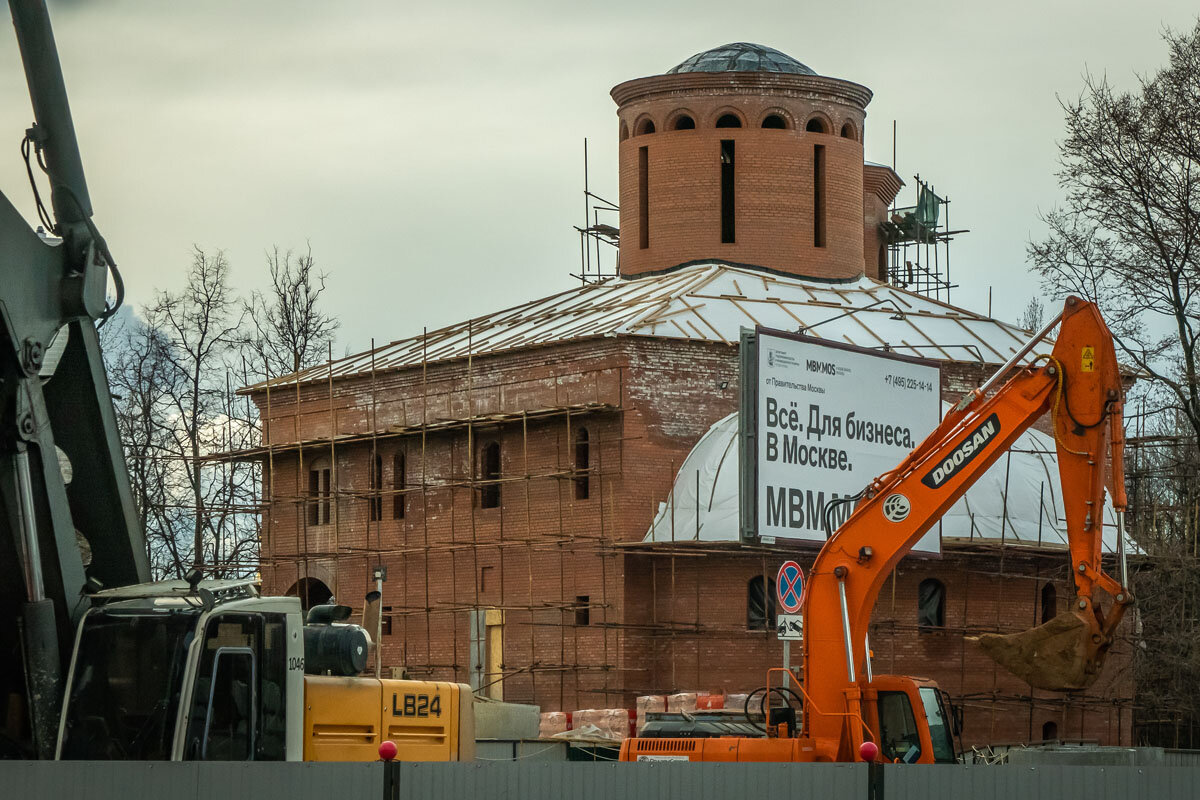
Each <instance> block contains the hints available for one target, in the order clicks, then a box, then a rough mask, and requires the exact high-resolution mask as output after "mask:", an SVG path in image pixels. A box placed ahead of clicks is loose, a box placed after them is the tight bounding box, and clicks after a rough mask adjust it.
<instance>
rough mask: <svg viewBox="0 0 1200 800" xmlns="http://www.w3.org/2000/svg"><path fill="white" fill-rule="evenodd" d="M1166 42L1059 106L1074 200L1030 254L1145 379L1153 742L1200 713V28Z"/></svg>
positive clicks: (1135, 496) (1146, 711)
mask: <svg viewBox="0 0 1200 800" xmlns="http://www.w3.org/2000/svg"><path fill="white" fill-rule="evenodd" d="M1164 39H1165V41H1166V43H1167V48H1168V56H1169V58H1168V63H1167V65H1166V66H1165V67H1163V68H1162V69H1161V70H1159V71H1157V72H1156V73H1154V74H1153V75H1150V76H1147V77H1143V78H1140V79H1139V81H1138V86H1137V89H1136V90H1134V91H1128V92H1124V91H1118V90H1116V89H1114V88H1113V87H1112V86H1111V85H1110V84H1109V83H1108V81H1107V79H1105V78H1096V77H1094V76H1088V77H1087V78H1086V81H1085V87H1084V90H1083V92H1082V94H1081V95H1080V96H1079V98H1078V99H1076V100H1074V101H1070V102H1066V103H1063V110H1064V112H1065V116H1066V136H1065V138H1064V139H1063V141H1062V143H1061V144H1060V158H1059V164H1060V170H1059V172H1058V177H1059V183H1060V186H1061V187H1062V188H1063V190H1064V191H1065V200H1064V202H1063V204H1062V206H1061V207H1059V208H1057V209H1055V210H1054V211H1052V212H1050V213H1049V214H1047V215H1045V217H1044V220H1045V222H1046V224H1047V226H1048V228H1049V233H1048V235H1047V237H1046V238H1045V239H1043V240H1041V241H1036V242H1032V243H1030V245H1029V257H1030V260H1031V262H1032V265H1033V269H1034V270H1035V271H1036V272H1038V273H1040V275H1041V276H1042V281H1043V288H1044V289H1045V290H1047V291H1048V292H1049V293H1050V294H1052V295H1054V296H1059V297H1060V296H1062V295H1064V294H1068V293H1076V294H1080V295H1083V296H1084V297H1086V298H1088V299H1090V300H1093V301H1095V302H1097V303H1098V304H1099V305H1100V307H1101V309H1102V311H1103V313H1104V316H1105V319H1106V321H1107V322H1108V325H1109V328H1110V330H1111V331H1112V333H1113V336H1114V337H1115V338H1116V340H1117V344H1118V348H1119V351H1118V356H1119V358H1120V359H1121V360H1122V361H1123V362H1124V363H1125V364H1126V365H1128V366H1131V367H1133V368H1135V369H1136V370H1137V371H1138V372H1139V373H1140V376H1141V377H1142V378H1143V380H1142V381H1141V382H1140V386H1139V391H1140V392H1141V393H1142V394H1143V396H1144V397H1145V400H1146V402H1145V405H1146V406H1147V407H1148V408H1149V409H1151V411H1152V412H1153V413H1152V414H1149V415H1147V416H1146V417H1145V418H1143V419H1141V421H1140V423H1139V428H1140V431H1139V435H1138V436H1135V437H1133V438H1131V440H1130V441H1131V444H1132V445H1133V449H1132V450H1131V452H1130V455H1129V457H1127V458H1126V463H1127V464H1128V465H1129V469H1128V473H1127V474H1128V478H1129V484H1130V485H1129V489H1130V501H1131V502H1130V518H1131V531H1132V533H1133V534H1134V536H1135V538H1136V540H1137V542H1138V544H1139V546H1140V547H1141V549H1142V554H1140V555H1139V558H1138V559H1137V560H1138V562H1139V564H1140V568H1139V570H1138V572H1137V575H1136V577H1135V579H1134V584H1133V586H1134V595H1135V596H1136V597H1137V598H1138V603H1139V609H1138V617H1139V620H1140V625H1141V630H1140V631H1135V633H1134V639H1135V644H1136V646H1135V648H1134V681H1135V686H1136V692H1137V700H1138V710H1137V712H1136V715H1135V723H1136V724H1137V726H1138V729H1139V731H1140V732H1141V733H1140V735H1141V737H1142V741H1143V742H1145V743H1154V744H1167V745H1170V744H1172V743H1174V744H1176V745H1178V743H1179V742H1180V739H1179V738H1178V737H1179V728H1180V725H1181V724H1184V725H1186V729H1187V730H1188V731H1189V732H1190V731H1191V729H1192V725H1193V723H1194V722H1196V721H1200V704H1197V703H1196V702H1195V700H1194V698H1195V691H1194V687H1195V682H1196V680H1198V679H1200V649H1197V648H1196V646H1195V643H1196V641H1197V638H1196V633H1197V631H1198V630H1200V559H1198V557H1197V556H1198V550H1197V529H1198V523H1200V458H1198V457H1197V452H1198V451H1197V447H1196V445H1197V442H1198V441H1200V381H1198V379H1200V375H1198V370H1200V363H1198V361H1200V352H1197V346H1198V345H1200V297H1198V294H1197V293H1198V292H1200V23H1198V24H1197V25H1196V26H1195V27H1194V28H1193V29H1192V30H1191V31H1190V32H1187V33H1182V34H1179V33H1172V32H1167V33H1166V34H1165V35H1164ZM1164 721H1165V722H1166V723H1167V729H1170V728H1171V727H1173V728H1174V740H1173V741H1172V738H1171V737H1170V736H1164V733H1170V730H1165V729H1164V727H1163V725H1164ZM1191 741H1192V740H1191V739H1190V737H1189V738H1188V742H1189V743H1190V742H1191Z"/></svg>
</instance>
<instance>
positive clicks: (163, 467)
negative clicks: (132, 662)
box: [100, 306, 189, 578]
mask: <svg viewBox="0 0 1200 800" xmlns="http://www.w3.org/2000/svg"><path fill="white" fill-rule="evenodd" d="M100 339H101V346H102V348H103V353H104V361H105V367H106V370H107V372H108V382H109V386H110V387H111V390H112V394H113V405H114V408H115V411H116V419H117V430H118V432H119V433H120V436H121V442H122V445H123V447H124V452H125V461H126V464H127V465H128V470H129V480H130V487H131V489H132V493H133V501H134V505H135V507H136V509H137V513H138V521H139V523H140V524H141V528H142V530H143V531H144V532H145V536H146V549H147V555H148V557H149V561H150V565H151V568H152V570H153V572H154V575H155V577H158V578H161V577H165V576H167V575H174V576H179V575H182V574H183V572H184V570H185V568H186V566H187V563H188V560H189V559H188V558H187V556H186V555H185V553H183V552H181V549H180V542H181V539H180V536H179V531H180V530H181V529H183V528H184V527H186V525H187V523H188V520H187V515H186V514H185V512H184V509H183V507H182V506H181V505H180V504H179V502H178V500H179V498H178V497H177V495H178V491H177V489H178V487H179V486H180V475H181V469H182V464H180V463H178V462H177V461H175V460H173V459H171V458H170V457H169V454H170V452H171V451H172V449H173V447H172V440H171V437H170V433H169V430H168V427H167V425H166V424H164V419H165V416H166V414H167V403H168V400H169V398H170V397H171V395H172V393H173V391H174V386H173V382H174V375H173V371H172V370H170V369H168V365H167V350H168V348H169V347H170V345H169V343H168V342H167V341H166V339H165V337H164V336H163V335H162V334H161V332H160V331H158V330H156V329H154V328H152V327H150V326H148V325H147V324H146V323H145V321H144V320H142V319H140V318H138V317H137V316H135V315H134V313H133V312H132V310H131V309H130V307H129V306H126V307H125V308H124V309H122V311H121V312H120V313H119V314H118V315H117V316H116V317H114V318H112V319H111V320H109V322H108V324H107V325H105V326H104V327H102V328H101V329H100Z"/></svg>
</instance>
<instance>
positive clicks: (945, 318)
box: [249, 263, 1028, 390]
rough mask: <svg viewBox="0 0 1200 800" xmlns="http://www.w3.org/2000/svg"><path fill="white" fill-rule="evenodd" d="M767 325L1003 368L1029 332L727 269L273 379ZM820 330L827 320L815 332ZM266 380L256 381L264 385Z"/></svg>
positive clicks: (609, 283)
mask: <svg viewBox="0 0 1200 800" xmlns="http://www.w3.org/2000/svg"><path fill="white" fill-rule="evenodd" d="M755 325H761V326H764V327H768V328H777V329H780V330H788V331H794V330H797V329H798V328H800V327H802V326H803V327H807V328H809V329H810V330H808V331H807V332H808V333H809V335H811V336H815V337H818V338H822V339H829V340H832V341H836V342H845V343H847V344H853V345H858V346H860V347H867V348H882V347H885V346H887V347H890V348H891V349H892V350H894V351H895V352H898V353H906V354H909V355H915V356H923V357H925V358H932V359H936V360H939V361H970V362H985V363H989V364H1002V363H1004V362H1005V361H1007V360H1008V358H1009V356H1011V355H1012V354H1013V353H1015V352H1016V351H1017V349H1018V348H1020V347H1021V345H1023V344H1024V343H1025V341H1026V339H1028V334H1026V333H1025V332H1024V331H1021V330H1020V329H1019V328H1017V327H1016V326H1013V325H1008V324H1006V323H1004V322H1000V321H999V320H994V319H990V318H988V317H985V316H982V315H979V314H974V313H972V312H970V311H967V310H965V309H961V308H957V307H955V306H952V305H949V304H947V303H942V302H939V301H937V300H931V299H930V298H928V297H924V296H922V295H919V294H914V293H912V292H907V291H905V290H903V289H898V288H896V287H894V286H891V285H889V284H885V283H880V282H878V281H875V280H872V279H870V278H867V277H863V276H860V277H859V278H856V279H854V280H850V281H847V282H842V283H837V282H831V281H817V280H808V279H804V278H798V277H791V276H784V275H776V274H771V273H767V272H764V271H762V270H756V269H749V268H742V267H732V266H728V265H725V264H717V263H713V264H695V265H691V266H688V267H682V268H680V269H676V270H672V271H669V272H664V273H659V274H656V275H647V276H644V277H638V278H610V279H608V280H605V281H601V282H599V283H593V284H588V285H585V286H580V287H577V288H574V289H571V290H569V291H565V292H561V293H559V294H555V295H551V296H549V297H545V298H542V299H540V300H534V301H532V302H529V303H525V304H523V305H520V306H516V307H514V308H510V309H507V310H504V311H499V312H496V313H494V314H488V315H486V316H482V317H477V318H475V319H472V320H468V321H467V322H460V323H457V324H455V325H451V326H449V327H446V328H441V329H439V330H436V331H430V332H429V333H428V334H425V335H418V336H412V337H409V338H407V339H401V340H399V341H395V342H392V343H391V344H388V345H384V346H382V347H378V348H376V349H375V350H374V351H373V352H370V351H368V352H365V353H359V354H357V355H352V356H347V357H346V358H342V359H338V360H337V361H334V362H333V363H332V364H321V365H318V366H315V367H312V368H310V369H307V370H303V371H301V372H298V373H293V374H292V375H287V376H284V377H282V378H275V379H273V380H272V382H271V383H272V385H273V386H277V385H288V384H291V383H293V382H297V381H298V382H300V383H304V382H307V381H316V380H329V378H330V377H331V375H332V377H334V378H338V377H344V376H348V375H357V374H365V373H369V372H371V371H372V370H374V371H375V372H376V373H378V372H382V371H385V370H390V369H402V368H404V367H411V366H415V365H418V364H420V363H421V362H422V360H423V359H424V360H427V361H444V360H450V359H456V358H466V357H467V355H468V354H471V355H484V354H489V353H499V352H504V351H506V350H514V349H518V348H523V347H532V346H536V345H542V344H553V343H556V342H563V341H569V340H573V339H584V338H589V337H597V336H655V337H666V338H671V339H695V340H701V341H714V342H724V343H726V344H736V343H737V342H738V335H739V331H740V330H741V329H742V328H744V327H748V328H753V327H754V326H755ZM814 326H815V327H814ZM263 386H264V384H258V385H257V386H254V387H249V388H250V389H251V390H253V389H257V388H262V387H263Z"/></svg>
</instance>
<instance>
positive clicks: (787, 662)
mask: <svg viewBox="0 0 1200 800" xmlns="http://www.w3.org/2000/svg"><path fill="white" fill-rule="evenodd" d="M783 668H784V670H785V671H784V673H783V686H784V688H787V687H790V686H791V685H792V676H791V673H790V672H788V671H787V670H790V669H791V668H792V640H791V639H784V640H783Z"/></svg>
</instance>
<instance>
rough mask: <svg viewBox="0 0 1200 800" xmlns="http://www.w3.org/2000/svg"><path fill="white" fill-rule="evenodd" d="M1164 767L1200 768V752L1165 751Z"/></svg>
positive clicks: (1168, 749)
mask: <svg viewBox="0 0 1200 800" xmlns="http://www.w3.org/2000/svg"><path fill="white" fill-rule="evenodd" d="M1162 763H1163V765H1164V766H1168V767H1200V750H1172V749H1170V748H1167V749H1165V750H1163V762H1162Z"/></svg>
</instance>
